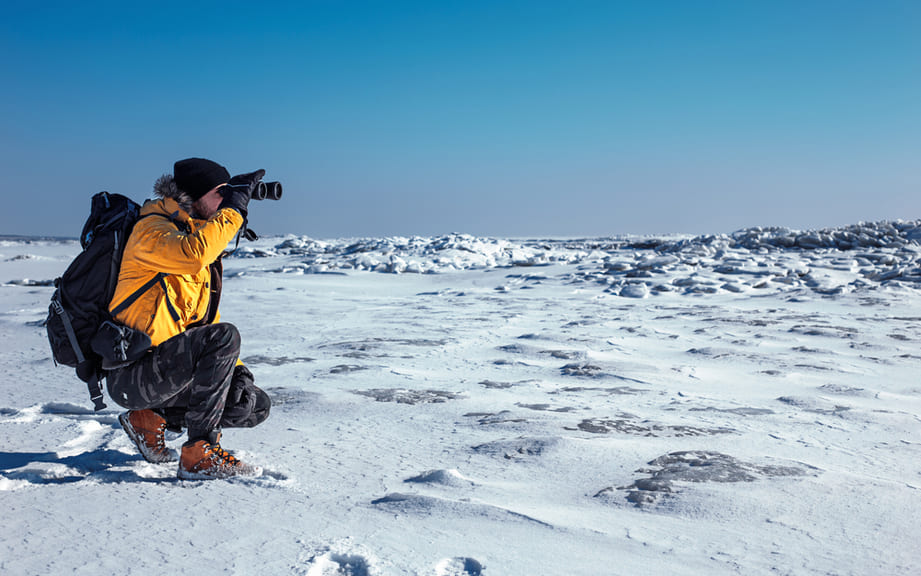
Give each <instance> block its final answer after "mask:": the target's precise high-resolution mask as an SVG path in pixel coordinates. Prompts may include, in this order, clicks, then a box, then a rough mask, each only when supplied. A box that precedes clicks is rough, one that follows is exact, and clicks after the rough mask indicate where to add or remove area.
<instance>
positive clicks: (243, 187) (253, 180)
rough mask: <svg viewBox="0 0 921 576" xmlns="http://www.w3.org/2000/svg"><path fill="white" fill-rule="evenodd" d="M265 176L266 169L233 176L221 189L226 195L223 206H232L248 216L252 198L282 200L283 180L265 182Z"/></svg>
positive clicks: (244, 215)
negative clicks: (263, 179)
mask: <svg viewBox="0 0 921 576" xmlns="http://www.w3.org/2000/svg"><path fill="white" fill-rule="evenodd" d="M263 176H265V170H256V171H255V172H249V173H246V174H238V175H237V176H234V177H233V178H231V179H230V182H229V183H228V184H227V185H225V186H223V187H221V189H220V192H221V195H222V196H223V197H224V200H223V201H222V202H221V208H232V209H234V210H236V211H237V212H239V213H240V214H241V215H242V216H243V218H246V216H247V211H248V210H247V207H248V205H249V201H250V200H266V199H268V200H280V199H281V192H282V189H281V182H263V181H262V177H263Z"/></svg>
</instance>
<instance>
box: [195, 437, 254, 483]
mask: <svg viewBox="0 0 921 576" xmlns="http://www.w3.org/2000/svg"><path fill="white" fill-rule="evenodd" d="M260 474H262V468H259V467H258V466H250V465H249V464H244V463H243V462H241V461H239V460H237V459H236V458H234V457H233V456H231V454H230V453H229V452H227V451H226V450H224V449H223V448H221V445H220V444H218V443H217V442H214V443H209V442H208V441H207V440H198V441H197V442H186V443H185V444H183V445H182V456H181V457H180V458H179V478H180V479H182V480H213V479H221V478H230V477H232V476H259V475H260Z"/></svg>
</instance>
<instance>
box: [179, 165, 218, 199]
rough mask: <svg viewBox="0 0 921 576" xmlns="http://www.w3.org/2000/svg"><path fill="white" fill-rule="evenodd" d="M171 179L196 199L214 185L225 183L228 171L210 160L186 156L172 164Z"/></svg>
mask: <svg viewBox="0 0 921 576" xmlns="http://www.w3.org/2000/svg"><path fill="white" fill-rule="evenodd" d="M173 180H175V181H176V186H178V187H179V189H180V190H182V191H183V192H185V193H186V194H188V195H189V196H191V197H192V200H198V199H199V198H201V197H202V196H204V195H205V194H207V193H208V192H209V191H210V190H211V189H212V188H214V187H215V186H220V185H221V184H226V183H227V182H228V181H229V180H230V172H228V171H227V168H224V167H223V166H221V165H220V164H218V163H217V162H212V161H211V160H205V159H204V158H186V159H185V160H180V161H179V162H176V163H175V164H173Z"/></svg>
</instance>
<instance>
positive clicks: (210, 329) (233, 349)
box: [195, 322, 240, 356]
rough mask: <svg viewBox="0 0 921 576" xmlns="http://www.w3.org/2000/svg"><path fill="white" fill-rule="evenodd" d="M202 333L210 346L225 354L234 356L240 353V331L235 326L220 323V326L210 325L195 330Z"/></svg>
mask: <svg viewBox="0 0 921 576" xmlns="http://www.w3.org/2000/svg"><path fill="white" fill-rule="evenodd" d="M195 330H196V331H201V332H202V333H203V334H204V335H205V337H204V340H206V341H207V342H208V343H209V344H210V346H213V347H214V348H216V349H218V350H221V351H223V352H225V353H226V352H230V353H232V354H233V355H234V356H236V355H238V354H239V353H240V331H239V330H237V327H236V326H234V325H233V324H228V323H226V322H220V323H218V324H208V325H207V326H202V327H201V328H195Z"/></svg>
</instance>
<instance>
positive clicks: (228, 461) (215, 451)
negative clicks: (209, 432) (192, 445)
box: [209, 444, 239, 466]
mask: <svg viewBox="0 0 921 576" xmlns="http://www.w3.org/2000/svg"><path fill="white" fill-rule="evenodd" d="M209 448H210V450H211V453H212V455H213V456H214V457H217V458H218V459H219V460H221V463H222V464H224V465H225V466H236V465H237V463H238V462H239V460H237V459H236V458H234V457H233V455H232V454H231V453H230V452H228V451H226V450H224V449H223V448H221V445H220V444H211V445H210V446H209Z"/></svg>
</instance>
